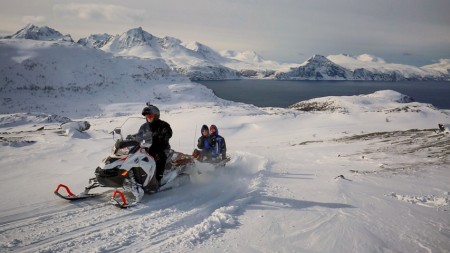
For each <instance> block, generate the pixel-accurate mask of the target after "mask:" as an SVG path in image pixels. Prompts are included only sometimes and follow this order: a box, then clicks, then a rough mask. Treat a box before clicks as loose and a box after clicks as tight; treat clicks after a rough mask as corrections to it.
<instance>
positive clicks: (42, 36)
mask: <svg viewBox="0 0 450 253" xmlns="http://www.w3.org/2000/svg"><path fill="white" fill-rule="evenodd" d="M4 38H5V39H30V40H48V41H51V40H60V41H69V42H73V39H72V37H71V36H70V35H69V34H67V35H63V34H61V33H60V32H58V31H56V30H54V29H52V28H50V27H47V26H41V27H39V26H35V25H32V24H28V25H26V26H25V27H24V28H22V29H20V30H19V31H17V32H16V33H14V34H13V35H9V36H5V37H4Z"/></svg>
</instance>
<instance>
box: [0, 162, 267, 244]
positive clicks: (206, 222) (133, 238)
mask: <svg viewBox="0 0 450 253" xmlns="http://www.w3.org/2000/svg"><path fill="white" fill-rule="evenodd" d="M233 157H235V158H234V159H232V160H231V161H230V162H229V164H227V166H226V167H225V168H222V169H221V170H218V171H214V172H209V173H203V174H200V175H197V176H196V177H195V178H193V180H192V183H191V184H188V185H184V186H180V187H178V188H174V189H171V190H168V191H163V192H160V193H157V194H152V195H148V196H145V197H144V199H143V201H142V203H139V204H138V205H137V206H134V207H132V208H128V209H117V208H115V207H113V206H111V205H110V204H108V203H105V202H102V201H104V198H106V196H108V197H109V196H110V194H108V193H105V194H104V195H102V196H99V197H97V198H99V199H98V200H97V199H96V198H94V199H89V200H87V201H83V200H81V202H70V203H65V202H64V201H62V200H55V201H54V202H52V203H51V204H52V205H51V206H50V208H49V209H48V210H46V209H45V206H37V205H36V207H38V208H39V209H42V210H41V211H39V212H38V214H35V215H34V216H31V217H30V215H31V212H32V211H30V210H32V209H33V208H34V207H33V206H30V207H29V209H28V211H24V210H23V212H24V213H16V214H14V215H11V216H8V217H5V218H7V219H6V220H4V222H3V221H2V223H1V225H0V234H1V236H0V243H1V244H0V249H1V251H5V252H47V251H55V252H65V251H67V250H68V249H70V251H73V250H76V249H78V250H80V251H84V252H86V250H87V251H91V252H105V251H107V252H114V251H121V250H125V249H126V250H130V251H135V252H137V251H144V250H150V249H157V250H163V251H171V252H173V251H183V250H189V248H190V247H192V246H193V245H196V244H198V243H201V242H202V241H204V240H207V239H208V238H210V237H213V236H217V235H220V233H223V232H224V230H225V229H232V228H233V227H236V226H238V220H237V219H238V216H239V214H240V213H241V212H242V211H243V210H244V209H245V207H246V204H248V203H249V202H250V201H251V200H252V198H253V197H255V196H256V194H259V192H260V190H261V189H260V188H261V187H262V183H261V182H262V181H263V178H262V177H263V176H264V173H263V171H264V170H266V165H267V163H268V161H267V160H265V159H264V158H263V157H259V156H255V155H252V154H248V153H236V154H233ZM102 198H103V199H102ZM55 203H65V204H61V205H60V206H59V208H58V206H57V205H56V204H55ZM53 204H55V205H53ZM68 207H69V208H68Z"/></svg>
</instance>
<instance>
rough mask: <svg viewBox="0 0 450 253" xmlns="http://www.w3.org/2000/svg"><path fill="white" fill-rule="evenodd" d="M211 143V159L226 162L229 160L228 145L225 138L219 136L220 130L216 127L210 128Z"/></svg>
mask: <svg viewBox="0 0 450 253" xmlns="http://www.w3.org/2000/svg"><path fill="white" fill-rule="evenodd" d="M209 132H210V143H211V159H212V160H216V161H217V160H225V159H227V145H226V143H225V138H223V137H222V136H220V135H219V129H217V127H216V125H211V126H210V127H209Z"/></svg>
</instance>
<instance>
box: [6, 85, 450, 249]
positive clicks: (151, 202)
mask: <svg viewBox="0 0 450 253" xmlns="http://www.w3.org/2000/svg"><path fill="white" fill-rule="evenodd" d="M180 80H182V79H180ZM140 91H141V92H140V93H139V92H138V93H136V95H135V97H133V98H130V99H129V101H128V102H126V101H123V100H121V101H120V102H115V101H114V100H111V101H110V102H109V103H106V102H105V103H103V102H102V104H100V105H98V106H97V107H96V108H95V109H93V110H91V111H89V113H88V114H87V116H80V113H79V112H77V111H76V108H77V103H79V104H83V103H88V102H89V100H92V99H93V97H92V96H97V97H98V99H99V100H101V101H104V98H103V97H105V96H112V92H109V91H105V92H102V93H94V95H85V94H84V95H83V94H82V93H80V94H78V97H77V98H78V100H77V102H76V103H75V102H71V101H69V103H70V108H72V110H68V109H67V108H66V111H65V113H64V117H63V116H58V117H57V116H55V115H54V114H53V113H54V111H58V109H55V108H53V106H54V105H61V104H64V103H66V100H65V99H64V98H61V97H53V98H48V99H46V100H45V101H43V100H41V98H39V97H35V98H34V99H35V100H39V101H40V103H41V106H40V107H39V109H40V110H41V111H40V112H39V113H38V112H28V113H24V112H20V108H22V107H17V108H15V107H10V108H9V109H8V112H6V111H3V114H2V115H1V117H0V138H1V139H0V169H1V177H0V191H1V192H2V193H3V194H1V203H2V205H1V207H0V220H1V222H0V249H1V251H2V252H117V251H124V252H149V251H158V252H225V251H229V252H448V251H449V249H450V240H449V239H450V238H449V236H450V227H449V221H450V212H449V211H450V207H449V192H450V188H449V184H448V182H449V180H450V170H449V169H450V162H449V160H448V158H449V150H450V135H449V134H448V132H444V131H439V130H437V124H438V123H444V124H448V123H449V115H448V112H445V111H440V110H437V109H434V108H433V107H432V106H430V105H427V104H421V103H419V102H412V101H410V100H409V99H408V97H407V96H405V95H402V94H399V93H397V92H394V91H379V92H376V93H374V94H366V95H362V96H351V97H327V98H321V99H316V100H314V101H315V102H321V101H323V100H326V101H329V102H330V101H331V102H333V103H334V104H335V105H338V106H339V107H340V108H343V110H311V111H304V110H301V109H300V108H298V107H296V106H293V107H292V108H290V109H281V108H258V107H254V106H250V105H246V104H241V103H232V102H228V101H224V100H221V99H219V98H216V97H214V96H213V95H212V94H210V93H208V92H207V90H206V89H205V88H204V87H203V86H201V85H198V84H195V83H189V82H182V81H181V82H179V83H167V84H164V83H163V84H161V83H159V82H158V81H153V83H150V84H148V85H147V86H143V87H141V90H140ZM24 92H25V93H26V92H33V91H27V90H25V91H22V93H24ZM70 92H73V91H67V94H66V95H67V96H69V95H75V94H77V93H75V92H73V93H70ZM155 94H159V95H162V96H163V97H164V99H157V98H156V97H158V95H155ZM22 95H24V94H22ZM28 99H29V102H30V103H32V104H33V103H35V101H33V97H32V96H30V97H28ZM148 100H153V101H154V102H155V104H156V105H157V106H159V107H160V109H161V112H162V115H161V118H162V119H163V120H165V121H167V122H169V123H170V124H171V126H172V128H173V130H174V136H173V137H172V139H171V145H172V148H174V149H175V150H177V151H181V152H184V153H188V154H189V153H191V152H192V150H193V149H194V143H195V142H196V138H198V137H199V130H200V126H201V125H202V124H216V125H217V126H218V127H219V130H220V133H221V135H223V136H224V137H225V138H226V141H227V146H228V150H229V155H230V156H231V161H230V162H229V163H228V164H227V165H226V166H225V167H223V168H220V169H217V170H213V169H212V168H210V167H207V166H206V167H205V166H204V165H203V166H198V168H197V169H198V170H203V173H201V174H194V176H193V177H192V182H191V183H190V184H187V185H182V186H180V187H178V188H174V189H171V190H168V191H164V192H160V193H157V194H152V195H147V196H145V197H144V199H143V201H142V203H140V204H139V205H138V206H135V207H132V208H129V209H118V208H116V207H114V206H111V205H110V204H107V201H108V199H109V198H110V195H111V193H112V190H113V189H102V190H99V191H103V192H104V195H102V196H101V197H98V198H94V199H91V200H86V201H79V202H67V201H65V200H62V199H59V198H57V197H56V196H55V195H54V194H53V191H54V190H55V188H56V186H57V185H58V184H59V183H65V184H68V185H69V186H70V187H71V189H72V190H73V191H75V192H79V191H82V190H83V187H84V186H85V185H86V184H87V181H88V179H89V178H90V177H93V176H94V174H93V172H94V169H95V167H96V166H97V164H98V163H99V162H100V161H101V160H102V159H103V158H104V157H106V156H107V155H108V153H109V152H110V148H111V147H112V145H113V144H114V141H113V140H112V137H111V135H110V132H111V130H112V129H113V128H114V127H116V126H120V125H121V124H122V123H123V122H124V121H125V120H126V119H127V118H128V117H129V116H139V115H140V110H141V109H142V107H143V106H144V103H145V101H148ZM314 101H313V102H314ZM304 102H308V101H304ZM309 102H311V101H309ZM46 105H47V106H46ZM319 107H320V106H319ZM405 107H408V108H409V109H405ZM67 117H68V118H67ZM68 119H69V121H70V122H84V121H87V122H89V124H90V128H89V129H88V130H85V131H83V132H79V131H77V132H76V134H74V133H73V132H72V134H70V133H67V131H65V129H64V128H61V126H62V125H64V123H65V124H68V123H67V121H68ZM142 122H144V120H142ZM74 124H75V123H70V124H69V125H74ZM75 125H76V124H75ZM135 127H136V130H137V129H138V128H139V125H136V126H135Z"/></svg>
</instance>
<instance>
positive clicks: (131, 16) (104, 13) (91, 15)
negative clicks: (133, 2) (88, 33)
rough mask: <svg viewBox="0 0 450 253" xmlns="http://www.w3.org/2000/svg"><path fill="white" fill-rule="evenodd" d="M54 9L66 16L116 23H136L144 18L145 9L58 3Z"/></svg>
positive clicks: (110, 5)
mask: <svg viewBox="0 0 450 253" xmlns="http://www.w3.org/2000/svg"><path fill="white" fill-rule="evenodd" d="M53 11H54V12H55V13H57V14H60V15H62V16H65V17H75V18H79V19H82V20H87V21H92V20H104V21H109V22H116V23H134V22H140V21H142V20H143V17H144V14H145V11H144V10H138V9H132V8H128V7H124V6H119V5H112V4H80V3H70V4H56V5H54V6H53Z"/></svg>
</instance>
